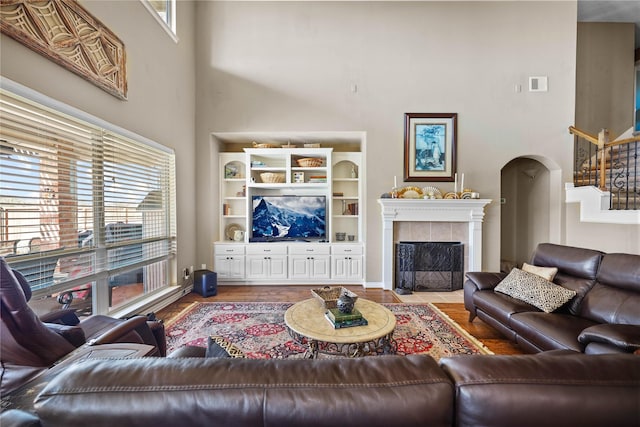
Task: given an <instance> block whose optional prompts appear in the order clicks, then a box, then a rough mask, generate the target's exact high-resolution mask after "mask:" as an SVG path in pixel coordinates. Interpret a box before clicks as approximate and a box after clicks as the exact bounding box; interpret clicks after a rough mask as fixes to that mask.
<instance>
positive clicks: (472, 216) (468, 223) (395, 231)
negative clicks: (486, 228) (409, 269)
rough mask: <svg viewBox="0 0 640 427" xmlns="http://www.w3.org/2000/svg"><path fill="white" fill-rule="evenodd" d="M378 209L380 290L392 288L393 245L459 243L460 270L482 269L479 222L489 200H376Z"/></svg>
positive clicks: (480, 223) (480, 222)
mask: <svg viewBox="0 0 640 427" xmlns="http://www.w3.org/2000/svg"><path fill="white" fill-rule="evenodd" d="M378 202H379V203H380V205H381V207H382V240H383V241H382V259H383V268H382V270H383V282H384V289H389V290H390V289H393V288H394V283H393V272H394V260H395V244H396V243H398V242H400V241H408V242H462V243H463V244H464V271H465V272H467V271H479V270H481V269H482V220H483V218H484V206H485V205H487V204H488V203H490V202H491V200H489V199H473V200H468V199H463V200H450V199H448V200H442V199H438V200H420V199H418V200H403V199H379V200H378Z"/></svg>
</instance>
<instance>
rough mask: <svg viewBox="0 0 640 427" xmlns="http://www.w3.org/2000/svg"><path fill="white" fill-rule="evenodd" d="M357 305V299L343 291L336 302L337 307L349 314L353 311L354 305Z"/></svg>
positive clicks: (341, 311)
mask: <svg viewBox="0 0 640 427" xmlns="http://www.w3.org/2000/svg"><path fill="white" fill-rule="evenodd" d="M354 305H355V301H354V299H353V297H350V296H349V295H347V294H346V293H343V294H342V295H340V297H339V298H338V301H337V302H336V308H337V309H338V311H340V313H344V314H349V313H351V312H352V311H353V306H354Z"/></svg>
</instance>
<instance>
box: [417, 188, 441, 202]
mask: <svg viewBox="0 0 640 427" xmlns="http://www.w3.org/2000/svg"><path fill="white" fill-rule="evenodd" d="M422 197H423V198H425V199H442V193H441V192H440V190H439V189H438V188H437V187H433V186H427V187H424V188H423V189H422Z"/></svg>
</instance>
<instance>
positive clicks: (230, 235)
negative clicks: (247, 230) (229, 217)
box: [224, 223, 244, 240]
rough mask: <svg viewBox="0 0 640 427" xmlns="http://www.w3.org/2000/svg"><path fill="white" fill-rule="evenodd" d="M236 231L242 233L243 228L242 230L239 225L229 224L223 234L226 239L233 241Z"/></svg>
mask: <svg viewBox="0 0 640 427" xmlns="http://www.w3.org/2000/svg"><path fill="white" fill-rule="evenodd" d="M236 231H244V228H242V226H241V225H240V224H235V223H233V224H229V225H227V226H226V227H225V229H224V234H225V235H226V236H227V239H229V240H234V238H235V236H236Z"/></svg>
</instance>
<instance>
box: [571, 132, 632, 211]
mask: <svg viewBox="0 0 640 427" xmlns="http://www.w3.org/2000/svg"><path fill="white" fill-rule="evenodd" d="M569 132H570V133H571V134H573V135H574V155H573V158H574V167H573V183H574V185H575V186H576V187H580V186H586V185H592V186H596V187H598V188H599V189H600V190H603V191H609V193H610V194H611V202H610V206H609V208H610V209H624V210H627V209H631V210H635V209H640V159H639V158H638V157H639V156H640V136H634V137H631V138H624V139H617V140H614V141H610V140H609V131H608V130H607V129H602V130H601V131H600V132H599V133H598V136H594V135H591V134H589V133H587V132H585V131H582V130H580V129H577V128H575V127H573V126H570V127H569Z"/></svg>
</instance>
